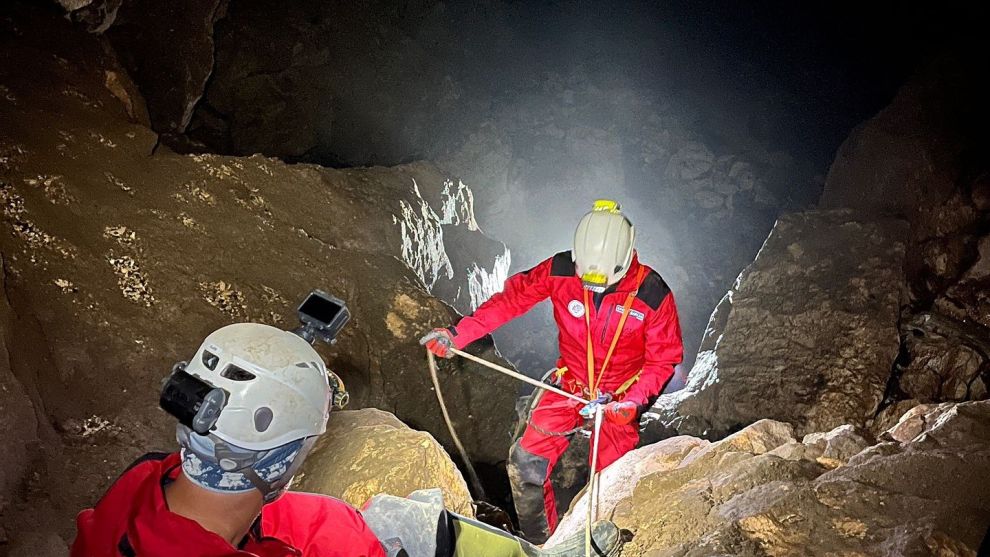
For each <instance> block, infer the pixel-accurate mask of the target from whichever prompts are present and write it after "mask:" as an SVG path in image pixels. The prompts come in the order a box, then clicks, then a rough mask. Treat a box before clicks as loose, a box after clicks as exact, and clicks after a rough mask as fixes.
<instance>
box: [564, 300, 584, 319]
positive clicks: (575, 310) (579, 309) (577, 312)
mask: <svg viewBox="0 0 990 557" xmlns="http://www.w3.org/2000/svg"><path fill="white" fill-rule="evenodd" d="M567 311H569V312H570V313H571V315H573V316H574V317H578V318H581V317H584V304H583V303H581V302H579V301H577V300H571V301H570V302H567Z"/></svg>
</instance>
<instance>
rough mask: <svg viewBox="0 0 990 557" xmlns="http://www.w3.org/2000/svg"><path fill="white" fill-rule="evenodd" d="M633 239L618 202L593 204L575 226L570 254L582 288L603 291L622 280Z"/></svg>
mask: <svg viewBox="0 0 990 557" xmlns="http://www.w3.org/2000/svg"><path fill="white" fill-rule="evenodd" d="M635 238H636V230H635V228H633V225H632V223H631V222H629V219H627V218H626V217H625V215H623V214H622V211H621V208H620V207H619V204H618V203H616V202H615V201H611V200H608V199H599V200H597V201H595V204H594V206H593V207H592V209H591V212H589V213H588V214H586V215H584V217H582V218H581V222H579V223H578V226H577V231H576V232H575V233H574V251H572V252H571V256H572V257H573V258H574V264H575V267H576V269H577V274H578V276H580V277H581V281H582V282H583V283H584V287H585V288H587V289H589V290H592V291H594V292H603V291H605V289H606V288H608V287H609V286H612V285H613V284H615V283H617V282H619V281H620V280H622V277H624V276H625V275H626V272H627V271H628V270H629V265H630V263H632V256H633V241H634V240H635Z"/></svg>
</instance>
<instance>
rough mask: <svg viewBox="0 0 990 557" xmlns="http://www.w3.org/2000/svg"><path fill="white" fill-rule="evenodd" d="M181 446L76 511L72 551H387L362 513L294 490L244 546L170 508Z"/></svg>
mask: <svg viewBox="0 0 990 557" xmlns="http://www.w3.org/2000/svg"><path fill="white" fill-rule="evenodd" d="M179 464H180V460H179V454H178V453H172V454H169V455H165V454H162V453H152V454H149V455H146V456H145V457H143V458H142V459H140V460H139V461H138V462H137V463H135V464H134V465H132V466H131V468H130V469H128V470H127V471H126V472H124V474H122V475H121V476H120V478H119V479H118V480H117V481H116V482H114V484H113V485H112V486H110V489H108V490H107V492H106V494H105V495H104V496H103V498H102V499H100V501H99V502H98V503H97V504H96V507H95V508H93V509H86V510H84V511H82V512H81V513H79V516H78V517H77V518H76V527H77V532H78V533H77V535H76V540H75V542H73V544H72V552H71V557H136V556H138V557H166V556H168V557H177V556H180V555H181V556H182V557H385V550H384V549H383V548H382V545H381V543H380V542H379V541H378V539H377V538H376V537H375V534H374V533H373V532H372V531H371V529H370V528H368V525H367V524H365V522H364V519H363V518H361V515H360V514H359V513H358V512H357V511H356V510H354V509H353V508H351V507H350V506H349V505H348V504H347V503H344V502H343V501H339V500H337V499H334V498H332V497H327V496H324V495H314V494H310V493H295V492H287V493H285V494H283V495H282V496H281V497H280V498H279V499H278V500H276V501H275V502H273V503H269V504H267V505H265V506H264V508H263V509H262V512H261V517H260V518H259V519H258V521H257V522H255V524H254V526H253V527H252V528H251V531H250V532H249V533H248V535H247V537H246V538H245V540H244V543H242V544H241V547H240V548H235V547H233V546H231V545H230V544H229V543H227V540H224V539H223V538H221V537H220V536H218V535H216V534H214V533H213V532H210V531H208V530H205V529H204V528H203V527H201V526H200V525H199V524H198V523H196V522H195V521H193V520H190V519H188V518H186V517H183V516H180V515H177V514H174V513H172V512H171V511H169V510H168V506H167V505H166V502H165V494H164V491H163V487H164V486H165V485H166V484H167V483H168V482H170V481H171V480H173V479H174V478H175V477H176V475H177V474H179V473H181V471H180V466H179Z"/></svg>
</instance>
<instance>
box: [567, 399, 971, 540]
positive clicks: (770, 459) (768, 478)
mask: <svg viewBox="0 0 990 557" xmlns="http://www.w3.org/2000/svg"><path fill="white" fill-rule="evenodd" d="M919 408H922V407H919ZM988 428H990V402H987V401H982V402H968V403H958V404H943V405H939V406H937V407H929V408H928V409H927V410H922V411H916V412H914V413H912V414H910V415H908V416H905V417H904V419H903V420H902V421H901V423H900V424H898V425H897V426H896V427H895V428H893V429H892V430H891V432H890V433H889V434H888V435H889V437H888V439H892V440H887V441H881V442H879V443H874V442H872V441H870V442H866V443H863V442H860V441H859V440H856V441H855V443H852V444H849V443H848V442H849V441H850V440H851V439H852V438H851V437H850V432H849V431H848V430H847V429H845V428H840V429H838V430H835V431H832V432H829V433H816V434H812V435H809V436H807V437H805V439H804V440H803V441H798V440H796V439H795V438H794V437H793V436H791V435H790V432H792V431H793V430H792V429H790V426H789V425H787V424H781V423H779V422H772V421H766V420H764V421H760V422H757V423H755V424H753V425H751V426H748V427H746V428H744V429H743V430H741V431H739V432H737V433H735V434H733V435H731V436H729V437H727V438H725V439H723V440H721V441H718V442H715V443H712V444H710V445H704V442H703V441H700V440H697V442H698V443H701V444H702V445H700V446H701V447H702V448H695V449H694V450H692V451H690V452H688V453H687V454H686V455H683V454H682V453H678V452H676V451H671V450H664V449H663V448H662V447H665V446H671V447H672V446H674V445H681V444H683V443H685V442H687V441H686V440H687V439H690V438H672V439H668V440H665V441H662V442H660V443H657V444H656V445H652V446H650V447H644V448H642V449H638V450H637V451H634V452H632V453H629V454H627V455H626V456H624V457H623V458H622V459H620V460H619V461H618V462H616V464H615V465H613V466H615V467H617V469H618V470H622V469H624V468H628V467H629V466H635V467H638V468H639V469H643V470H645V469H646V468H647V467H649V466H653V467H655V468H656V470H655V471H652V472H647V473H643V474H640V475H638V476H635V477H632V478H630V477H628V476H626V475H623V474H614V475H613V474H609V473H608V472H606V473H605V474H604V475H603V485H602V493H603V494H608V495H604V496H603V501H604V502H605V505H603V507H602V512H603V516H611V517H612V519H613V520H614V521H615V522H616V524H617V525H618V526H619V527H620V528H627V529H629V530H631V531H632V532H633V539H632V542H631V543H629V544H627V545H626V547H625V548H624V550H623V555H630V556H641V555H642V556H646V555H649V556H655V555H671V556H702V555H746V556H748V555H753V556H756V555H761V556H762V555H823V556H824V555H836V554H848V555H975V554H976V550H977V548H979V546H980V543H981V541H982V540H983V537H984V534H985V533H986V530H987V524H990V504H988V503H987V496H988V495H990V493H988V492H987V490H988V489H990V488H988V485H987V483H986V482H983V481H981V480H980V478H981V477H983V475H985V474H987V473H988V472H990V429H988ZM843 439H844V441H841V443H842V444H843V445H844V449H843V450H842V451H840V452H843V453H844V454H843V458H844V459H845V460H844V461H841V462H838V463H833V464H834V465H831V466H829V465H823V464H822V462H821V458H820V457H819V458H817V459H816V458H809V457H808V456H807V452H802V451H797V450H794V447H795V446H802V447H805V449H807V450H809V451H811V452H812V453H817V451H818V450H819V449H820V447H818V445H820V443H821V441H823V440H827V443H831V444H837V443H839V442H840V440H843ZM860 439H862V438H860ZM864 441H865V440H864ZM846 449H848V450H846ZM646 451H650V452H646ZM827 451H828V449H826V452H827ZM671 457H680V460H679V462H677V458H674V461H673V462H671V461H670V459H671ZM651 461H655V463H653V464H651ZM826 464H827V463H826ZM630 482H632V483H633V484H634V485H632V486H630V485H629V483H630ZM613 494H619V498H618V499H619V500H618V501H615V496H614V495H613ZM583 503H584V502H583V500H581V501H578V502H577V503H576V505H575V507H574V509H575V510H574V511H572V514H571V515H569V516H568V517H565V518H564V520H563V522H562V526H561V528H568V529H569V530H575V529H577V530H580V528H581V526H582V524H581V518H583V515H582V517H577V516H574V515H576V514H577V510H578V509H581V508H582V505H583ZM563 535H566V534H565V533H564V531H563V530H560V531H558V533H557V534H556V536H563ZM555 539H558V538H556V537H555Z"/></svg>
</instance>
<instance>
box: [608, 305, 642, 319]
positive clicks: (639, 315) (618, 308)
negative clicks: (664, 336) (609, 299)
mask: <svg viewBox="0 0 990 557" xmlns="http://www.w3.org/2000/svg"><path fill="white" fill-rule="evenodd" d="M615 311H616V312H617V313H625V311H626V308H624V307H622V306H615ZM629 317H635V318H636V319H639V320H640V321H642V320H643V319H645V318H646V316H645V315H643V312H641V311H636V310H630V311H629Z"/></svg>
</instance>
